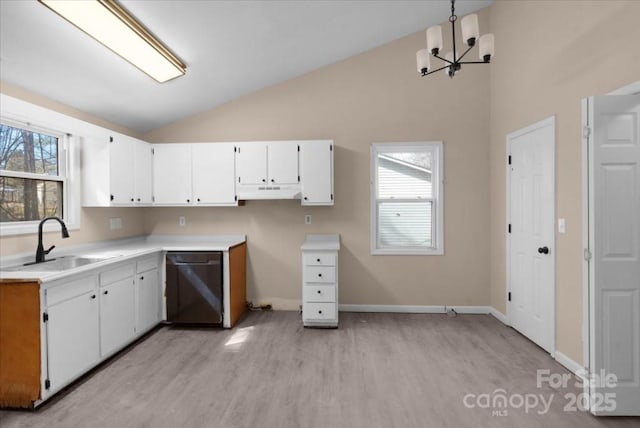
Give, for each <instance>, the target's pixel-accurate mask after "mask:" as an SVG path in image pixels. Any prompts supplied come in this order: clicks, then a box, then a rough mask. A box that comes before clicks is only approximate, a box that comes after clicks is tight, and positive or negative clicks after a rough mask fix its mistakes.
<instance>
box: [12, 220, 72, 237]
mask: <svg viewBox="0 0 640 428" xmlns="http://www.w3.org/2000/svg"><path fill="white" fill-rule="evenodd" d="M65 223H66V222H65ZM38 224H40V222H39V221H29V222H23V223H15V224H11V223H1V224H0V236H2V237H3V238H4V237H7V236H17V235H35V234H37V233H38ZM66 225H67V230H80V224H79V223H66ZM42 231H43V232H45V233H48V232H56V231H57V232H59V231H60V225H59V224H58V222H51V221H49V222H47V223H45V224H44V226H43V227H42Z"/></svg>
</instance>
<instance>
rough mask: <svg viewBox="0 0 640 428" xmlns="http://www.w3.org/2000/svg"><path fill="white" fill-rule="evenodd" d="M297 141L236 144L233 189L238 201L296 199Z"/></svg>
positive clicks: (297, 178) (298, 185)
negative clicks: (235, 191)
mask: <svg viewBox="0 0 640 428" xmlns="http://www.w3.org/2000/svg"><path fill="white" fill-rule="evenodd" d="M299 145H300V144H299V142H298V141H269V142H250V143H239V144H238V145H237V149H238V150H237V153H236V186H237V194H238V198H239V199H295V198H299V197H300V179H299V176H300V174H299V172H298V155H299V152H298V148H299Z"/></svg>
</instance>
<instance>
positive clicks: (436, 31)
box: [416, 0, 495, 78]
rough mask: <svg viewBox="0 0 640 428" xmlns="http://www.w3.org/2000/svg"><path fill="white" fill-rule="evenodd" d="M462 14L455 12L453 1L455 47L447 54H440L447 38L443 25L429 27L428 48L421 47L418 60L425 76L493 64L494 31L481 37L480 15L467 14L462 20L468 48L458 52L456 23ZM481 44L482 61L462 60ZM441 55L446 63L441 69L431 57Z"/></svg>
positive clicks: (452, 14)
mask: <svg viewBox="0 0 640 428" xmlns="http://www.w3.org/2000/svg"><path fill="white" fill-rule="evenodd" d="M457 20H458V17H457V16H456V13H455V0H451V16H450V17H449V22H450V23H451V49H452V51H450V52H447V53H446V54H445V55H444V56H440V51H441V50H442V49H443V46H444V40H443V38H442V27H441V26H440V25H434V26H432V27H429V28H428V29H427V49H421V50H419V51H418V52H417V53H416V61H417V64H418V73H420V74H421V75H422V76H427V75H429V74H432V73H435V72H436V71H440V70H444V72H445V74H446V75H447V76H449V77H451V78H453V76H455V75H456V73H457V72H458V71H460V69H461V68H462V64H489V63H490V62H491V58H493V56H494V54H495V47H494V37H493V34H484V35H482V36H480V26H479V25H478V15H476V14H475V13H474V14H471V15H467V16H465V17H463V18H462V19H461V20H460V26H461V30H462V40H463V42H464V43H465V44H466V45H467V49H466V50H465V51H464V53H462V55H458V52H457V51H456V33H455V30H456V28H455V23H456V21H457ZM476 44H479V47H478V53H479V57H480V61H462V59H463V58H464V57H465V56H466V55H467V54H468V53H469V51H470V50H471V49H472V48H473V47H474V46H475V45H476ZM432 56H433V57H435V58H438V59H439V60H441V61H442V62H443V65H442V66H441V67H438V68H435V69H434V68H432V67H431V63H432V61H431V57H432Z"/></svg>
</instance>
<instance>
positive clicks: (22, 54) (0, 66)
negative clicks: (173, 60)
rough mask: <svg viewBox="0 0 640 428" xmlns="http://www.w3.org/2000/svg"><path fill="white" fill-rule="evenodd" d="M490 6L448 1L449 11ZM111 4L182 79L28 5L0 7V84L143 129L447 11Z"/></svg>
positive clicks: (434, 3)
mask: <svg viewBox="0 0 640 428" xmlns="http://www.w3.org/2000/svg"><path fill="white" fill-rule="evenodd" d="M490 3H491V0H478V1H458V2H456V13H457V15H458V16H463V15H465V14H467V13H471V12H473V11H476V10H478V9H481V8H484V7H486V6H488V5H489V4H490ZM121 4H122V5H123V6H124V7H125V8H126V9H127V10H128V11H129V12H130V13H131V14H132V15H134V16H135V17H136V18H137V19H138V20H140V21H141V22H142V23H144V25H145V26H146V27H147V28H149V29H150V30H151V31H152V32H153V33H154V34H155V35H156V36H157V37H158V38H159V39H160V40H162V41H163V42H164V43H165V44H166V45H167V46H169V48H170V49H172V50H173V51H174V52H175V53H177V54H178V56H179V57H180V58H181V59H182V60H183V61H184V62H185V63H186V64H187V74H186V75H185V76H183V77H180V78H178V79H175V80H173V81H170V82H168V83H164V84H159V83H157V82H155V81H154V80H152V79H151V78H149V77H148V76H147V75H145V74H144V73H142V72H140V71H139V70H138V69H136V68H135V67H133V66H131V65H130V64H129V63H127V62H126V61H125V60H123V59H121V58H120V57H118V56H117V55H115V54H113V53H112V52H111V51H109V50H108V49H106V48H104V47H103V46H101V45H100V44H99V43H98V42H96V41H95V40H93V39H92V38H90V37H89V36H87V35H85V34H84V33H82V32H81V31H80V30H78V29H77V28H75V27H73V26H72V25H70V24H68V23H67V22H66V21H64V20H63V19H62V18H60V17H59V16H57V15H56V14H54V13H53V12H51V11H50V10H49V9H47V8H46V7H44V6H42V5H41V4H40V3H38V2H37V1H35V0H28V1H0V79H2V81H5V82H7V83H11V84H14V85H17V86H20V87H23V88H25V89H27V90H30V91H32V92H35V93H38V94H40V95H43V96H46V97H48V98H51V99H53V100H55V101H58V102H61V103H64V104H67V105H69V106H72V107H74V108H77V109H79V110H82V111H85V112H87V113H90V114H93V115H95V116H98V117H101V118H103V119H106V120H109V121H111V122H114V123H116V124H119V125H122V126H125V127H128V128H130V129H133V130H136V131H139V132H145V131H148V130H151V129H154V128H157V127H160V126H163V125H166V124H168V123H171V122H173V121H176V120H179V119H181V118H184V117H188V116H191V115H193V114H196V113H199V112H202V111H205V110H208V109H211V108H214V107H216V106H218V105H221V104H223V103H225V102H227V101H230V100H233V99H235V98H238V97H241V96H243V95H246V94H249V93H251V92H254V91H257V90H259V89H262V88H265V87H268V86H271V85H274V84H277V83H280V82H283V81H286V80H288V79H291V78H294V77H296V76H299V75H302V74H304V73H307V72H309V71H312V70H314V69H317V68H320V67H323V66H325V65H328V64H331V63H334V62H337V61H340V60H342V59H345V58H348V57H351V56H353V55H357V54H359V53H362V52H365V51H367V50H370V49H373V48H375V47H377V46H380V45H383V44H385V43H387V42H390V41H392V40H395V39H397V38H400V37H403V36H406V35H408V34H411V33H414V32H416V31H420V30H422V29H425V28H426V27H428V26H430V25H433V24H436V23H440V22H444V21H446V20H447V18H448V16H449V14H450V3H449V1H448V0H443V1H438V0H431V1H400V0H398V1H346V0H345V1H328V0H319V1H189V0H186V1H169V0H147V1H140V0H138V1H131V0H125V1H121ZM422 47H424V46H416V50H418V49H420V48H422ZM414 59H415V58H414V57H413V56H409V57H408V58H407V61H409V62H413V61H414ZM363 72H365V71H364V70H363Z"/></svg>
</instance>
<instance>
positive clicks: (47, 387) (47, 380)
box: [44, 379, 51, 389]
mask: <svg viewBox="0 0 640 428" xmlns="http://www.w3.org/2000/svg"><path fill="white" fill-rule="evenodd" d="M49 388H51V381H50V380H49V379H45V380H44V389H49Z"/></svg>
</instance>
